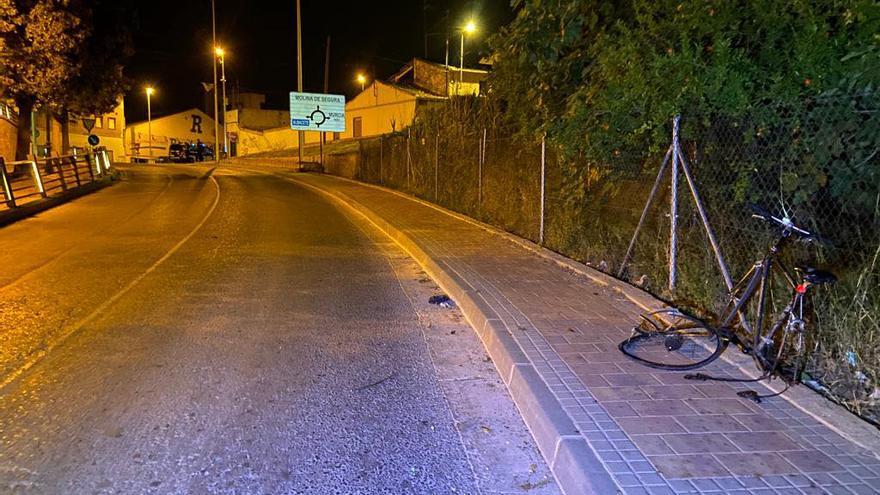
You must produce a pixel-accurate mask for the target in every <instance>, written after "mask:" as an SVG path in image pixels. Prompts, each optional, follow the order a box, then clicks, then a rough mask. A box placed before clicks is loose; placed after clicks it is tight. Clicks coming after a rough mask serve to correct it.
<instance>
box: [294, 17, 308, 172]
mask: <svg viewBox="0 0 880 495" xmlns="http://www.w3.org/2000/svg"><path fill="white" fill-rule="evenodd" d="M299 4H300V0H296V90H297V91H298V92H300V93H302V90H303V66H302V13H301V10H300V5H299ZM305 135H306V133H305V132H303V131H299V132H298V133H297V144H298V148H299V151H298V155H299V167H300V168H302V161H303V139H304V138H305Z"/></svg>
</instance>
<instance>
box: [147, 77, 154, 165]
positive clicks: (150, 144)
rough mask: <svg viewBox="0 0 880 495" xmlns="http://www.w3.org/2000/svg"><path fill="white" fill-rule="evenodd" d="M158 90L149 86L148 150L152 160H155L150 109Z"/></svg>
mask: <svg viewBox="0 0 880 495" xmlns="http://www.w3.org/2000/svg"><path fill="white" fill-rule="evenodd" d="M155 92H156V90H155V89H153V87H152V86H147V89H146V93H147V140H148V141H147V142H148V144H147V148H148V149H149V150H150V151H149V153H150V158H151V159H152V158H153V113H152V109H151V108H150V98H151V97H152V96H153V93H155Z"/></svg>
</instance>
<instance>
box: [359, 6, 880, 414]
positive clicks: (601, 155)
mask: <svg viewBox="0 0 880 495" xmlns="http://www.w3.org/2000/svg"><path fill="white" fill-rule="evenodd" d="M513 5H514V6H515V7H516V8H517V9H518V15H517V17H516V19H515V20H514V21H513V22H512V23H511V24H510V25H509V26H507V27H505V28H504V29H503V30H502V31H501V32H500V33H499V34H498V35H497V36H495V37H494V38H493V40H492V42H491V44H492V48H493V51H494V53H495V60H496V65H495V67H494V71H493V74H492V76H491V77H492V80H491V84H490V94H489V96H488V98H481V99H477V100H472V99H456V100H455V101H452V102H450V103H449V104H448V105H446V106H444V107H442V108H439V109H435V110H433V111H430V112H427V113H425V114H423V115H420V116H419V118H418V119H417V123H416V125H414V126H413V127H412V128H411V129H409V130H408V131H407V132H406V133H403V134H398V135H395V136H389V137H385V138H382V139H380V140H374V141H370V142H367V143H364V147H363V150H362V156H361V164H362V170H361V173H362V177H361V178H362V179H364V180H368V181H371V182H382V183H385V184H388V185H391V186H393V187H397V188H400V189H403V190H407V191H409V192H411V193H413V194H417V195H420V196H422V197H425V198H427V199H430V200H433V201H436V202H438V203H440V204H443V205H445V206H448V207H450V208H452V209H455V210H458V211H461V212H464V213H467V214H469V215H471V216H474V217H476V218H480V219H482V220H484V221H487V222H490V223H493V224H495V225H499V226H501V227H503V228H505V229H507V230H510V231H512V232H516V233H518V234H520V235H523V236H524V237H528V238H531V239H533V240H537V239H538V225H539V208H540V200H539V198H540V155H541V147H540V142H541V139H542V137H544V136H546V139H547V143H548V144H547V148H546V158H547V161H546V163H547V177H546V179H547V190H546V192H547V199H546V205H545V244H546V245H547V246H548V247H550V248H552V249H554V250H557V251H559V252H561V253H564V254H566V255H567V256H570V257H572V258H575V259H579V260H581V261H585V262H587V263H590V264H592V265H593V266H596V267H598V268H600V269H603V270H606V271H608V272H609V273H612V274H617V272H618V268H619V265H620V263H621V261H622V258H623V255H624V253H625V252H626V247H627V244H628V242H629V240H630V238H631V236H632V234H633V231H634V229H635V226H636V224H637V222H638V219H639V215H640V214H641V210H642V207H643V205H644V203H645V201H646V199H647V197H648V192H649V191H650V188H651V185H652V184H653V181H654V178H655V175H656V173H657V170H658V167H659V164H660V162H661V160H662V157H663V154H664V152H665V150H666V148H667V147H668V145H669V142H670V137H671V125H670V124H671V120H672V117H673V116H674V115H682V125H683V129H682V135H683V145H684V147H685V149H686V153H687V157H688V159H689V161H690V162H691V164H692V165H693V169H694V174H695V175H696V179H697V182H698V184H699V188H700V192H701V194H702V196H703V199H704V201H705V203H706V207H707V209H708V211H709V217H710V220H711V222H712V223H713V226H714V227H715V230H716V234H717V236H718V238H719V241H720V243H721V245H722V250H723V252H724V255H725V257H726V258H727V261H728V262H729V264H730V265H731V271H732V272H733V273H734V275H735V276H736V275H737V274H741V273H743V272H744V271H745V270H746V269H747V268H748V266H749V265H750V264H751V263H752V262H754V260H755V259H756V258H757V257H758V256H759V255H760V253H761V252H762V251H763V250H764V249H765V248H766V246H767V243H768V242H769V241H770V238H771V235H772V233H771V232H770V231H769V230H768V228H767V226H765V225H763V224H761V223H759V222H757V221H755V220H754V219H752V218H751V217H750V212H749V211H748V209H747V208H746V204H747V203H752V202H754V203H759V204H763V205H764V206H766V207H768V208H771V209H775V210H776V211H777V212H779V213H782V211H783V210H785V211H787V212H789V213H791V214H793V215H794V216H795V217H796V218H798V219H799V220H800V221H802V222H804V223H806V224H807V225H808V227H810V228H813V229H815V230H816V231H818V232H819V233H820V234H822V235H823V236H824V237H827V238H830V239H831V241H832V245H831V246H828V247H822V248H817V247H815V246H799V245H797V246H793V249H792V250H791V252H790V256H789V258H790V259H789V261H792V262H793V261H806V262H809V263H813V264H818V265H820V266H823V267H827V268H830V269H832V270H834V271H836V272H837V273H838V275H839V276H840V278H841V281H840V283H838V284H837V286H835V287H833V288H830V289H823V290H820V291H818V292H817V294H816V295H817V297H816V300H815V306H816V308H817V309H818V311H817V315H820V317H819V319H818V321H817V322H816V323H817V325H816V328H817V331H818V340H817V342H816V348H815V353H814V356H815V359H814V363H813V365H812V369H811V375H812V376H813V377H816V378H817V379H818V380H819V381H820V382H821V383H822V384H823V385H824V386H825V387H827V388H828V391H829V393H830V394H831V395H833V396H834V397H836V398H837V399H838V400H841V401H842V402H844V403H846V404H847V405H848V406H849V407H851V408H852V409H854V410H857V411H858V412H860V413H861V414H863V415H864V416H866V417H869V418H870V417H872V418H875V419H876V418H877V417H878V413H880V388H878V385H880V320H878V318H877V316H876V315H877V314H878V311H880V275H878V262H877V254H876V253H877V249H878V246H880V93H878V91H877V84H878V82H880V35H878V33H880V4H878V3H877V2H874V1H866V0H820V1H815V0H812V1H810V0H790V1H781V0H739V1H731V0H685V1H670V0H656V1H650V0H629V1H623V2H619V1H599V0H591V1H583V2H568V1H562V0H551V1H544V0H515V1H514V2H513ZM484 132H485V139H484V138H483V136H484ZM480 155H482V156H483V157H484V159H483V161H482V167H480V165H479V164H480ZM435 177H436V180H435ZM667 183H668V180H667V181H666V183H664V184H667ZM682 184H683V179H682ZM667 189H668V184H667V187H666V188H661V190H660V197H659V198H658V200H657V202H656V203H655V205H659V206H657V207H655V208H654V209H653V210H652V211H651V212H650V214H649V215H648V218H647V222H646V225H645V230H644V231H643V234H642V236H641V237H640V242H639V244H638V246H637V249H636V252H635V258H634V260H633V262H632V264H631V265H630V266H629V268H628V270H627V272H626V274H625V278H626V279H627V280H628V281H630V282H632V283H634V284H637V285H640V286H642V287H644V288H646V289H648V290H650V291H651V292H653V293H655V294H657V295H659V296H661V297H663V298H665V299H667V300H671V301H673V302H674V303H676V304H678V305H680V306H685V307H688V308H691V309H693V310H695V311H697V312H700V313H703V314H711V313H712V311H713V310H714V309H717V307H718V303H719V302H720V301H721V300H722V299H723V298H724V296H725V289H724V286H723V284H722V283H721V278H720V276H719V274H718V269H717V267H716V264H715V261H714V259H713V257H712V252H711V249H710V248H709V246H708V243H707V242H706V237H705V234H704V233H703V231H702V227H701V225H700V222H699V217H698V215H697V212H696V211H695V208H694V207H693V203H692V201H691V200H690V198H689V195H688V193H687V192H686V190H685V192H684V193H683V194H684V195H683V196H682V198H681V205H680V208H681V210H680V212H679V214H680V219H679V223H680V227H681V230H680V243H679V247H678V254H679V263H680V264H679V270H680V279H679V285H678V287H677V288H676V290H675V291H674V292H670V291H668V290H667V288H666V264H667V258H668V249H669V247H668V232H669V219H668V217H667V216H666V215H665V213H666V212H667V211H668V210H665V209H664V208H667V205H668V204H669V196H668V194H669V193H668V190H667ZM780 296H781V295H780ZM777 309H778V306H777Z"/></svg>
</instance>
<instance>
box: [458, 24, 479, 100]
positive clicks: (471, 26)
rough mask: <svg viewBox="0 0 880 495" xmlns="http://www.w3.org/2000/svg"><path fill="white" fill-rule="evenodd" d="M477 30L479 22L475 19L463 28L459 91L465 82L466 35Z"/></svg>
mask: <svg viewBox="0 0 880 495" xmlns="http://www.w3.org/2000/svg"><path fill="white" fill-rule="evenodd" d="M476 31H477V24H476V23H475V22H474V21H473V19H471V20H469V21H468V22H467V24H465V25H464V28H462V30H461V66H460V67H459V69H458V91H457V92H458V93H459V94H460V93H461V86H462V83H463V82H464V35H466V34H473V33H475V32H476Z"/></svg>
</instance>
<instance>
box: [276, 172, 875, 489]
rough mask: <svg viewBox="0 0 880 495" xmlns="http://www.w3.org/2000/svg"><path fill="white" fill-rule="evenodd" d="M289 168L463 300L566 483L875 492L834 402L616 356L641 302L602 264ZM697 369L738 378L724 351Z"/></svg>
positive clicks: (848, 420)
mask: <svg viewBox="0 0 880 495" xmlns="http://www.w3.org/2000/svg"><path fill="white" fill-rule="evenodd" d="M289 178H290V179H291V180H295V181H298V182H301V183H304V184H308V185H310V186H312V187H315V188H318V189H319V190H322V191H324V192H325V193H327V194H329V195H330V196H332V197H334V198H336V199H337V200H338V201H339V202H340V203H341V204H345V205H347V206H348V207H349V208H351V209H353V210H355V211H358V212H360V214H361V215H362V218H363V219H364V221H368V222H371V223H373V224H375V225H377V226H379V227H380V228H382V229H384V230H385V232H386V233H387V234H388V235H389V236H391V237H393V238H395V239H396V240H397V241H398V242H399V243H400V245H401V246H403V247H404V248H406V249H407V251H408V252H410V254H412V255H413V256H414V257H415V258H417V259H418V260H419V261H420V262H421V263H422V264H423V265H425V266H426V267H429V268H430V269H431V270H432V271H434V272H436V273H432V275H434V276H435V278H436V279H438V280H440V281H441V283H443V284H444V288H446V289H447V290H448V291H450V292H451V293H455V294H457V295H459V297H461V298H462V299H464V301H461V302H462V306H463V307H464V309H465V314H466V315H468V318H469V320H470V321H471V323H472V324H474V326H475V327H476V328H477V331H478V333H480V335H481V337H482V338H483V341H484V343H485V345H486V347H487V348H488V349H489V350H490V354H492V356H493V358H495V362H496V366H497V367H498V369H499V372H500V373H501V374H502V378H503V379H504V380H505V382H506V383H507V384H508V387H509V388H510V390H511V393H512V394H513V396H514V399H515V400H516V401H517V405H518V406H519V408H520V410H521V412H522V413H523V416H524V418H525V420H526V423H527V424H528V425H529V426H530V428H531V430H532V433H533V435H534V436H535V438H536V441H537V443H538V445H539V447H540V448H541V450H542V452H543V453H544V456H545V458H547V459H548V463H549V464H550V465H551V466H552V468H553V470H554V473H555V474H556V476H557V479H558V480H559V481H560V484H561V486H562V488H563V489H564V490H565V491H566V493H568V494H569V495H571V494H574V493H615V492H616V493H626V494H633V495H635V494H644V493H650V494H665V493H728V494H734V493H755V494H780V495H781V494H817V493H830V494H867V493H880V459H878V456H877V452H876V451H873V452H872V451H871V450H869V449H868V448H865V447H866V446H867V447H870V446H875V445H877V441H878V438H880V437H878V432H877V431H876V430H875V429H873V428H865V427H863V425H858V424H854V423H853V418H852V417H851V416H850V415H849V413H847V412H846V411H844V410H842V409H834V408H832V409H830V410H831V412H828V410H827V407H826V408H825V409H824V412H822V413H821V416H820V414H818V413H819V412H820V411H818V410H817V411H815V412H817V414H815V415H814V414H808V413H810V412H814V411H810V410H809V409H810V407H812V406H810V404H816V402H815V401H813V402H810V400H807V401H806V402H805V404H807V405H806V406H803V405H801V403H797V402H791V401H790V400H788V399H789V398H790V397H786V398H773V399H768V400H765V401H764V402H763V403H762V404H756V403H754V402H751V401H748V400H744V399H740V398H739V397H737V396H736V391H737V390H739V389H741V388H747V387H739V386H737V385H731V384H726V383H717V382H716V383H711V382H710V383H694V382H690V381H686V380H684V379H683V373H675V372H663V371H658V370H653V369H649V368H645V367H643V366H641V365H639V364H637V363H633V362H630V361H628V360H627V359H626V358H625V357H624V356H623V355H622V354H620V353H619V351H618V350H617V348H616V345H617V343H618V342H619V341H620V340H622V339H623V338H625V337H626V336H628V335H629V332H630V328H631V327H632V325H633V323H634V322H635V321H637V317H638V314H639V313H640V312H641V310H642V309H641V308H640V307H638V306H637V305H636V304H634V302H633V300H637V298H634V299H631V298H627V297H624V296H623V295H622V293H621V291H619V290H615V284H613V283H606V282H604V281H603V278H602V277H601V276H594V277H592V278H591V277H589V276H583V275H582V274H578V273H575V272H574V271H572V270H571V269H567V268H565V267H563V266H561V264H564V262H561V263H558V262H557V261H558V256H557V257H556V258H557V260H556V261H554V256H553V255H551V254H548V253H540V252H536V250H535V249H527V248H526V247H524V245H523V244H520V243H517V242H512V241H511V240H510V239H509V237H508V236H505V235H501V234H499V233H498V232H496V231H493V229H487V228H485V227H484V226H480V225H478V224H475V223H473V222H469V221H467V220H465V219H462V218H460V217H457V216H454V215H451V214H449V213H447V212H444V211H441V210H440V209H438V208H436V207H432V206H430V205H428V204H426V203H423V202H420V201H416V200H412V199H408V198H407V197H405V196H403V195H400V194H397V193H394V192H390V191H387V190H382V189H379V188H376V187H372V186H366V185H362V184H358V183H355V182H352V181H346V180H342V179H336V178H332V177H328V176H318V175H295V176H294V175H290V176H289ZM572 265H574V264H572ZM583 269H584V270H587V269H586V268H585V267H583ZM624 292H625V291H624ZM639 297H643V295H642V296H639ZM510 339H512V341H511V340H510ZM493 349H495V350H496V351H497V352H495V353H493V352H492V351H493ZM729 352H731V351H729ZM733 357H734V358H736V357H737V356H733ZM531 370H534V371H535V372H537V375H538V376H539V377H540V382H541V383H535V382H528V381H527V380H526V383H530V385H529V387H530V388H529V387H526V388H529V390H525V391H523V385H522V383H523V381H522V380H519V381H518V379H517V376H525V377H528V373H529V372H531ZM706 371H708V372H709V373H714V374H728V375H730V376H742V375H741V372H740V369H739V368H738V367H736V366H734V365H733V364H731V363H729V362H721V361H718V362H716V363H715V364H713V365H711V366H710V367H708V368H707V369H706ZM542 387H543V388H542ZM548 390H549V393H547V391H548ZM803 393H804V392H803V390H800V391H798V392H796V393H792V394H790V396H795V395H798V394H800V395H799V396H800V397H802V396H803ZM808 399H810V398H808ZM817 407H818V406H817ZM823 407H824V406H823ZM804 408H806V409H808V410H807V411H806V412H805V411H804ZM820 409H821V408H820ZM563 411H564V413H562V412H563ZM820 418H821V421H820ZM842 425H847V426H842ZM853 425H855V426H853ZM850 426H853V428H855V429H852V428H850ZM841 432H842V433H846V434H847V436H843V435H842V434H841ZM853 432H855V433H854V434H853ZM578 470H580V471H578Z"/></svg>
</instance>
